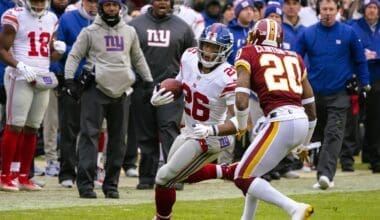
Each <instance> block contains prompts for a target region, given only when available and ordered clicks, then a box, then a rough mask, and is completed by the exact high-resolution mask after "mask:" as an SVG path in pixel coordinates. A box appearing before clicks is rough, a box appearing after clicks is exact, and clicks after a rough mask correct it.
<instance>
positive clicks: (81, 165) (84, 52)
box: [65, 0, 153, 198]
mask: <svg viewBox="0 0 380 220" xmlns="http://www.w3.org/2000/svg"><path fill="white" fill-rule="evenodd" d="M98 4H99V5H98V12H99V15H98V16H97V17H96V18H95V21H94V22H93V23H92V24H91V25H90V26H88V27H86V28H85V29H83V30H82V32H81V33H80V34H79V36H78V39H77V41H76V42H75V43H74V45H73V47H72V50H71V52H70V54H69V56H68V58H67V61H66V66H65V79H66V81H68V84H66V85H70V84H71V83H70V80H73V77H74V73H75V71H76V69H77V67H78V65H79V63H80V60H81V59H82V58H84V57H86V60H87V62H88V63H87V64H86V66H87V69H90V70H92V74H93V75H95V77H94V78H95V79H94V80H93V82H87V84H88V85H87V86H86V89H85V90H84V92H83V95H82V99H81V123H80V135H79V143H78V178H77V186H78V190H79V195H80V197H81V198H96V193H95V192H94V177H95V175H96V165H97V164H96V162H97V145H98V144H97V143H98V137H99V133H100V129H101V125H102V122H103V119H104V118H106V119H107V129H108V137H109V139H108V144H107V151H106V154H107V161H106V163H105V171H106V176H105V178H104V182H103V186H102V189H103V193H104V195H105V197H106V198H119V192H118V189H117V187H118V182H119V175H120V170H121V165H122V163H123V158H124V154H125V151H126V147H125V144H124V139H125V135H126V131H127V126H128V117H127V115H128V113H127V112H128V111H129V103H130V99H129V97H127V95H126V91H130V90H131V89H132V88H131V85H132V84H133V83H134V82H135V75H134V73H133V72H132V65H133V67H135V68H136V70H137V72H138V73H139V74H140V76H141V78H142V79H143V81H145V82H150V83H152V82H153V79H152V75H151V73H150V70H149V67H148V64H147V63H146V60H145V58H144V55H143V52H142V50H141V48H140V43H139V39H138V37H137V34H136V31H135V29H134V28H132V27H130V26H128V25H127V24H126V23H125V22H124V20H123V19H121V17H120V13H119V12H120V9H121V4H122V2H121V0H99V1H98ZM82 74H83V73H82ZM89 78H91V76H90V77H89ZM87 81H89V80H87ZM68 87H69V88H68V89H69V90H75V89H76V88H75V87H72V88H70V86H68Z"/></svg>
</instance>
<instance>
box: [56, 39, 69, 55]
mask: <svg viewBox="0 0 380 220" xmlns="http://www.w3.org/2000/svg"><path fill="white" fill-rule="evenodd" d="M53 47H54V50H55V51H57V52H58V53H59V54H64V53H65V51H66V43H65V42H63V41H60V40H56V41H54V42H53Z"/></svg>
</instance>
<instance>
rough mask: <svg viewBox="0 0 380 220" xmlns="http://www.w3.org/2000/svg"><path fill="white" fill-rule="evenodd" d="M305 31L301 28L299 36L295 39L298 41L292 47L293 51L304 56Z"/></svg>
mask: <svg viewBox="0 0 380 220" xmlns="http://www.w3.org/2000/svg"><path fill="white" fill-rule="evenodd" d="M305 33H306V30H303V31H302V33H301V34H300V36H299V37H298V39H297V40H298V41H297V43H296V44H295V47H294V51H295V52H297V53H298V54H300V55H301V56H302V57H305V54H306V41H305Z"/></svg>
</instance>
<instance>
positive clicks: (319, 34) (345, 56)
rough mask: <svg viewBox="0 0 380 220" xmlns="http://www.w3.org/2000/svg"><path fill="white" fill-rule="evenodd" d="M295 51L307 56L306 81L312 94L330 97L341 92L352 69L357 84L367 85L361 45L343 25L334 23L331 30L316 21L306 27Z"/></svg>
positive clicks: (367, 76)
mask: <svg viewBox="0 0 380 220" xmlns="http://www.w3.org/2000/svg"><path fill="white" fill-rule="evenodd" d="M295 49H296V52H298V53H299V54H301V55H302V56H305V55H306V54H307V55H308V59H309V65H308V66H307V69H308V79H309V81H310V83H311V86H312V87H313V90H314V93H316V94H320V95H331V94H336V93H338V92H341V91H344V90H345V85H346V82H347V80H348V79H350V78H351V77H352V75H353V73H355V70H357V73H358V76H359V79H360V82H361V84H362V85H368V84H369V73H368V66H367V61H366V58H365V56H364V48H363V45H362V43H361V41H360V39H359V38H358V36H357V35H356V33H355V31H354V30H353V29H352V28H351V27H350V26H348V25H346V24H343V23H340V22H336V23H335V24H334V25H333V26H332V27H325V26H323V25H322V24H321V23H320V22H318V23H317V24H314V25H312V26H310V27H307V28H306V29H305V31H303V32H302V33H301V36H300V38H299V41H298V44H297V45H296V48H295ZM354 66H355V67H356V68H355V70H354Z"/></svg>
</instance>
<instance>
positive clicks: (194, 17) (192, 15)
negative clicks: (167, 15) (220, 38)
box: [174, 5, 205, 39]
mask: <svg viewBox="0 0 380 220" xmlns="http://www.w3.org/2000/svg"><path fill="white" fill-rule="evenodd" d="M174 14H175V15H177V16H178V17H180V18H181V19H182V20H184V21H185V22H186V23H187V24H188V25H189V26H190V27H191V29H192V30H193V32H194V35H195V38H196V39H199V37H200V36H201V34H202V32H203V29H204V28H205V22H204V19H203V16H202V15H201V14H200V13H199V12H197V11H195V10H194V9H192V8H190V7H187V6H185V5H180V6H179V7H178V8H177V9H176V10H174Z"/></svg>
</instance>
